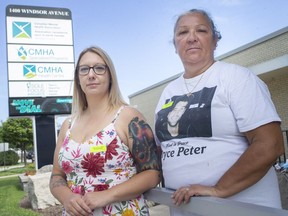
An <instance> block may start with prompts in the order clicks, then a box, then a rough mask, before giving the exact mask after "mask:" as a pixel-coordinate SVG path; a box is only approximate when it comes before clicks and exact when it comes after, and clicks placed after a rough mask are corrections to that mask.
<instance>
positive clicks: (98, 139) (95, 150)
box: [58, 107, 149, 216]
mask: <svg viewBox="0 0 288 216" xmlns="http://www.w3.org/2000/svg"><path fill="white" fill-rule="evenodd" d="M123 108H124V107H121V108H120V109H119V111H118V112H117V114H116V116H115V118H114V120H113V121H112V122H111V123H110V124H109V125H107V126H106V127H105V128H104V129H103V130H102V131H100V132H98V133H97V134H96V135H94V136H92V137H91V138H90V139H89V140H87V141H85V142H83V143H77V142H75V141H74V140H73V136H72V135H71V132H70V128H69V129H68V130H67V133H66V137H65V140H64V142H63V144H62V147H61V149H60V154H59V158H58V160H59V164H60V167H61V168H62V169H63V171H64V172H65V174H66V176H67V182H68V186H69V188H70V189H71V191H73V192H74V193H78V194H82V195H84V194H85V193H86V192H93V191H103V190H108V189H109V188H111V187H113V186H115V185H117V184H120V183H122V182H125V181H127V180H128V179H130V178H131V177H132V176H133V175H135V174H136V167H135V164H134V160H133V158H132V155H131V153H130V151H129V148H128V146H127V145H125V144H124V143H123V142H122V141H121V140H120V137H119V136H118V135H117V133H116V130H115V127H114V123H115V121H116V119H117V117H118V116H119V114H120V112H121V110H122V109H123ZM72 126H73V123H72ZM72 126H71V127H72ZM63 215H68V214H66V212H65V210H64V212H63ZM93 215H97V216H98V215H99V216H100V215H113V216H114V215H115V216H118V215H123V216H133V215H141V216H142V215H143V216H144V215H149V211H148V207H147V205H146V202H145V200H144V197H143V195H139V196H138V197H137V198H135V199H133V200H129V201H122V202H117V203H112V204H109V205H107V206H105V207H103V208H101V209H95V210H94V211H93Z"/></svg>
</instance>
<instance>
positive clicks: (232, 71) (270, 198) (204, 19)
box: [155, 9, 284, 215]
mask: <svg viewBox="0 0 288 216" xmlns="http://www.w3.org/2000/svg"><path fill="white" fill-rule="evenodd" d="M220 39H221V35H220V33H219V32H218V31H217V30H216V27H215V25H214V23H213V21H212V19H211V18H210V17H209V15H208V14H207V13H206V12H205V11H203V10H197V9H193V10H190V11H188V12H186V13H184V14H182V15H180V16H179V18H178V19H177V21H176V24H175V28H174V45H175V49H176V53H177V54H178V55H179V57H180V59H181V61H182V63H183V66H184V73H183V75H181V76H180V77H179V78H178V79H176V80H174V81H173V82H171V83H169V84H168V86H167V87H166V88H165V89H164V91H163V93H162V95H161V98H160V100H159V102H158V106H157V108H156V111H155V114H156V121H155V133H156V139H157V141H158V145H161V149H162V166H163V175H164V182H165V187H167V188H172V189H174V190H175V193H174V194H173V196H172V199H173V201H174V203H175V204H176V205H180V204H182V203H187V202H189V200H190V197H192V196H202V195H203V196H215V197H222V198H228V199H232V200H237V201H241V202H246V203H254V204H258V205H264V206H270V207H275V208H281V201H280V195H279V188H278V182H277V177H276V174H275V171H274V169H273V164H274V163H275V160H276V159H277V157H278V156H280V155H281V154H283V152H284V144H283V137H282V133H281V128H280V123H281V119H280V118H279V116H278V114H277V112H276V109H275V107H274V104H273V102H272V100H271V97H270V93H269V90H268V88H267V86H266V85H265V84H264V83H263V82H262V81H261V80H260V79H259V78H258V77H257V76H256V75H254V74H253V73H252V72H251V71H249V70H248V69H246V68H244V67H241V66H238V65H234V64H228V63H224V62H219V61H215V59H214V50H215V49H216V47H217V42H218V41H219V40H220ZM178 101H186V103H185V104H183V106H182V108H181V109H180V108H179V105H178V108H177V107H176V105H177V103H178ZM187 101H188V102H187ZM184 105H185V106H184ZM175 107H176V108H177V109H176V108H175ZM175 109H176V111H175ZM171 112H172V114H173V115H174V116H173V115H172V114H171ZM175 112H176V113H175ZM177 113H178V119H177V131H176V132H177V133H176V132H175V131H174V133H173V134H172V133H171V125H170V129H169V124H170V123H169V118H172V117H174V118H175V115H176V114H177ZM179 113H180V114H179ZM176 117H177V116H176ZM170 121H171V120H170ZM175 125H176V124H175ZM172 126H173V125H172ZM171 215H185V213H184V212H181V211H180V210H179V209H176V208H171Z"/></svg>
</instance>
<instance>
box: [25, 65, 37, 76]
mask: <svg viewBox="0 0 288 216" xmlns="http://www.w3.org/2000/svg"><path fill="white" fill-rule="evenodd" d="M23 75H24V76H25V77H26V78H28V79H31V78H33V77H35V76H36V66H35V65H23Z"/></svg>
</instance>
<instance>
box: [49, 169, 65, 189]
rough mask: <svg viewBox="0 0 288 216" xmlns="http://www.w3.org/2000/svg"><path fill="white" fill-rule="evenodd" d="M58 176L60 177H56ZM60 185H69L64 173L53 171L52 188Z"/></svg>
mask: <svg viewBox="0 0 288 216" xmlns="http://www.w3.org/2000/svg"><path fill="white" fill-rule="evenodd" d="M56 176H57V177H58V178H57V179H55V178H54V177H56ZM53 178H54V179H53ZM60 186H68V184H67V181H66V179H64V178H63V175H61V174H57V173H56V174H54V173H52V174H51V177H50V188H51V189H53V188H56V187H60Z"/></svg>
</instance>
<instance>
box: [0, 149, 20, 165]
mask: <svg viewBox="0 0 288 216" xmlns="http://www.w3.org/2000/svg"><path fill="white" fill-rule="evenodd" d="M18 161H19V156H18V154H17V153H16V152H14V151H13V150H8V151H5V152H0V166H4V165H5V166H6V165H8V166H10V165H15V164H18Z"/></svg>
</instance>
